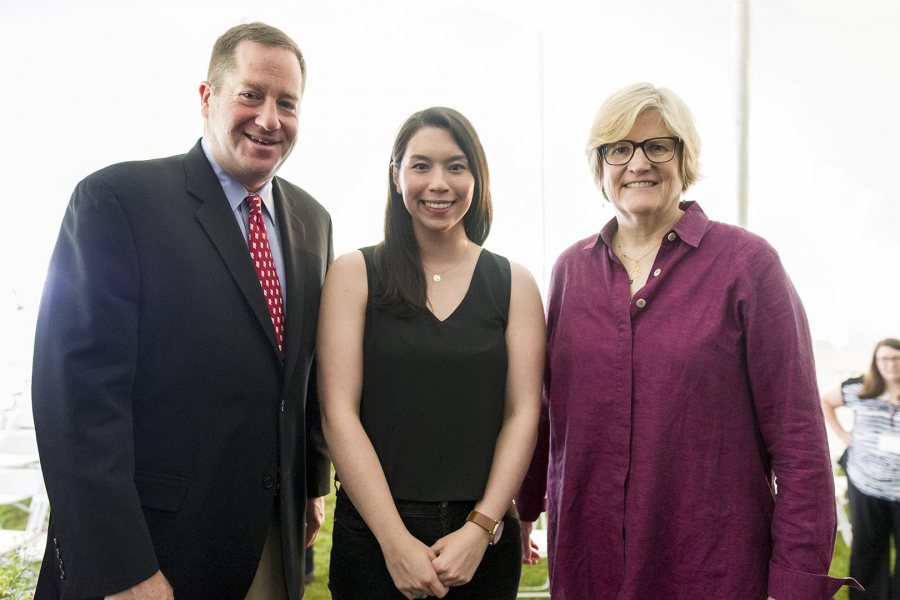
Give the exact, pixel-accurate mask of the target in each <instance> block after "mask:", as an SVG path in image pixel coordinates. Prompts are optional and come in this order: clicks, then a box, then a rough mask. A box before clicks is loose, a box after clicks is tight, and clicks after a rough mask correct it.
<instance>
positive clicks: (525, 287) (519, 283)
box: [509, 261, 538, 294]
mask: <svg viewBox="0 0 900 600" xmlns="http://www.w3.org/2000/svg"><path fill="white" fill-rule="evenodd" d="M509 270H510V276H511V281H512V289H513V293H514V294H515V293H516V292H517V291H518V292H519V293H522V292H526V293H527V292H529V291H534V292H537V291H538V287H537V282H536V281H535V280H534V276H533V275H532V274H531V271H529V270H528V269H526V268H525V267H523V266H522V265H520V264H519V263H515V262H513V261H509Z"/></svg>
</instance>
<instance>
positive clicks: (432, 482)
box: [360, 246, 511, 502]
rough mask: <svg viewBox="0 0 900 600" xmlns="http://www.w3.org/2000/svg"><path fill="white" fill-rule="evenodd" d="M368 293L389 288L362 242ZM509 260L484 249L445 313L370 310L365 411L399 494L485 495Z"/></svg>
mask: <svg viewBox="0 0 900 600" xmlns="http://www.w3.org/2000/svg"><path fill="white" fill-rule="evenodd" d="M361 251H362V254H363V257H364V259H365V263H366V272H367V280H368V285H369V298H370V300H371V298H373V297H374V295H375V294H376V293H377V291H378V290H379V289H380V288H381V286H382V284H381V278H380V277H379V276H378V273H377V270H376V268H375V247H374V246H370V247H367V248H362V249H361ZM510 290H511V276H510V267H509V261H508V260H507V259H506V258H503V257H502V256H498V255H496V254H493V253H492V252H489V251H487V250H482V251H481V255H480V256H479V257H478V261H477V263H476V264H475V271H474V273H473V274H472V281H471V283H470V284H469V289H468V291H467V292H466V295H465V297H464V298H463V300H462V302H461V303H460V304H459V306H457V308H456V310H454V311H453V313H451V314H450V316H449V317H447V318H446V319H445V320H443V321H441V320H439V319H437V318H436V317H435V316H434V314H432V313H431V311H429V310H428V309H427V308H422V309H421V310H419V311H418V312H416V313H415V314H414V315H413V316H412V317H409V318H402V317H399V316H397V315H395V314H393V313H392V312H390V311H388V310H384V309H381V308H377V307H375V306H373V305H372V303H371V301H370V303H369V306H368V308H367V310H366V325H365V333H364V337H363V390H362V399H361V402H360V420H361V421H362V425H363V428H364V429H365V431H366V433H367V434H368V436H369V439H370V440H371V441H372V445H373V446H374V448H375V453H376V454H377V455H378V460H379V461H380V462H381V467H382V469H383V470H384V474H385V477H386V478H387V482H388V486H389V487H390V489H391V494H392V495H393V496H394V498H397V499H403V500H417V501H423V502H426V501H444V500H447V501H455V500H478V499H479V498H481V496H482V495H483V494H484V488H485V485H486V484H487V479H488V474H489V473H490V468H491V462H492V461H493V458H494V446H495V445H496V442H497V435H498V434H499V432H500V427H501V425H502V421H503V407H504V398H505V393H506V372H507V351H506V324H507V319H508V316H509V298H510Z"/></svg>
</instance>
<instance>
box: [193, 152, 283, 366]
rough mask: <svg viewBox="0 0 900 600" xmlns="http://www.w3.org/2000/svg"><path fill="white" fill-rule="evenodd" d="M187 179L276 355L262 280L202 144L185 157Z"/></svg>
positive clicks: (202, 220) (212, 237)
mask: <svg viewBox="0 0 900 600" xmlns="http://www.w3.org/2000/svg"><path fill="white" fill-rule="evenodd" d="M185 179H186V184H187V190H188V192H189V193H191V194H192V195H194V196H195V197H197V198H198V199H199V200H200V201H201V202H202V204H201V205H200V208H199V209H198V210H197V213H196V215H197V220H198V221H199V222H200V225H201V226H202V227H203V229H204V230H205V231H206V234H207V235H208V236H209V239H210V240H211V241H212V243H213V245H214V246H215V247H216V249H217V250H218V251H219V254H220V255H221V256H222V260H223V261H224V262H225V266H226V267H227V268H228V270H229V271H230V272H231V275H232V277H234V280H235V282H236V283H237V285H238V287H239V288H240V290H241V293H242V294H243V295H244V298H245V299H246V300H247V303H248V304H249V305H250V308H251V310H252V311H253V314H254V315H256V319H257V320H258V321H259V324H260V327H262V329H263V331H264V332H265V335H266V337H268V339H269V342H270V344H271V346H272V350H273V351H274V352H276V353H277V352H278V342H277V341H276V340H275V328H274V327H273V326H272V320H271V317H269V311H268V309H267V308H266V304H265V300H264V298H263V295H262V290H261V288H260V285H259V279H258V278H257V276H256V271H255V270H254V269H253V263H252V262H251V261H250V252H249V251H248V249H247V243H246V242H245V241H244V239H243V237H242V236H241V230H240V228H239V227H238V224H237V223H236V222H235V219H234V215H233V214H232V213H231V207H230V206H229V204H228V200H227V199H226V198H225V192H223V191H222V186H221V184H220V183H219V179H218V178H217V177H216V174H215V171H213V169H212V166H211V165H210V164H209V161H208V160H206V155H205V154H204V153H203V149H202V147H201V146H200V143H199V142H198V143H197V145H195V146H194V147H193V148H192V149H191V151H190V152H189V153H188V154H187V155H186V156H185Z"/></svg>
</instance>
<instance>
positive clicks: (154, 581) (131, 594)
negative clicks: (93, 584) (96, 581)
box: [105, 571, 175, 600]
mask: <svg viewBox="0 0 900 600" xmlns="http://www.w3.org/2000/svg"><path fill="white" fill-rule="evenodd" d="M105 600H175V593H174V592H173V591H172V586H171V585H169V581H168V580H167V579H166V576H165V575H163V574H162V571H157V572H156V573H154V574H153V575H151V576H150V578H149V579H145V580H144V581H142V582H140V583H139V584H137V585H136V586H134V587H130V588H128V589H127V590H125V591H123V592H119V593H118V594H112V595H111V596H106V599H105Z"/></svg>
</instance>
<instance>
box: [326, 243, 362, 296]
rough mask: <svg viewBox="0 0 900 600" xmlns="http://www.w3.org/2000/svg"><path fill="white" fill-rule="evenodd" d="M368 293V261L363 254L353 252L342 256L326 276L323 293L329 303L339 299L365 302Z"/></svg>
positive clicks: (336, 260)
mask: <svg viewBox="0 0 900 600" xmlns="http://www.w3.org/2000/svg"><path fill="white" fill-rule="evenodd" d="M368 292H369V285H368V282H367V280H366V261H365V259H364V258H363V255H362V252H360V251H359V250H353V251H352V252H348V253H346V254H342V255H341V256H339V257H338V258H337V259H335V260H334V262H332V263H331V266H330V267H329V269H328V274H327V275H326V276H325V289H324V291H323V294H324V295H325V297H327V298H328V300H329V301H335V300H336V299H337V298H346V299H347V300H351V299H355V300H356V301H365V300H366V298H367V297H368Z"/></svg>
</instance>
